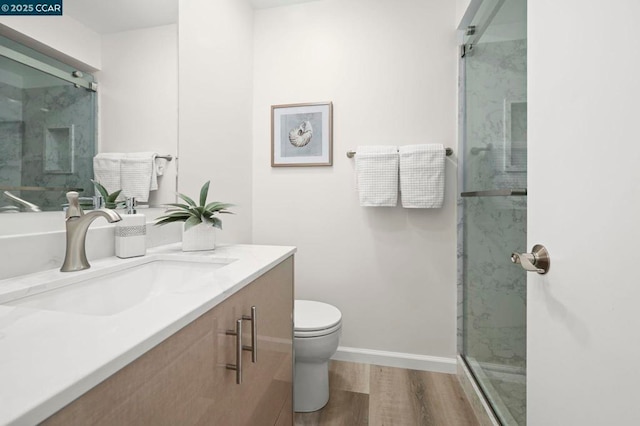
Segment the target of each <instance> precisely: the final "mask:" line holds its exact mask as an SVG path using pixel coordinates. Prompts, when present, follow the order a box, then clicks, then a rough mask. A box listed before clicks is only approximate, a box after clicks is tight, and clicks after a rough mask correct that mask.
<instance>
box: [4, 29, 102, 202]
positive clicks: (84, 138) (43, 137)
mask: <svg viewBox="0 0 640 426" xmlns="http://www.w3.org/2000/svg"><path fill="white" fill-rule="evenodd" d="M95 90H96V84H95V83H94V81H93V77H92V76H91V75H90V74H87V73H82V72H79V71H76V70H75V69H74V68H72V67H70V66H68V65H66V64H63V63H61V62H58V61H56V60H55V59H53V58H50V57H47V56H45V55H43V54H41V53H39V52H37V51H35V50H32V49H29V48H27V47H26V46H23V45H21V44H19V43H16V42H14V41H12V40H10V39H7V38H4V37H0V213H11V212H18V211H39V210H62V205H63V203H65V202H66V198H65V193H66V192H67V191H69V190H76V191H78V192H80V194H81V196H83V197H92V196H93V184H92V183H91V181H90V179H92V178H93V163H92V161H93V156H94V155H95V146H96V126H95V121H96V93H95Z"/></svg>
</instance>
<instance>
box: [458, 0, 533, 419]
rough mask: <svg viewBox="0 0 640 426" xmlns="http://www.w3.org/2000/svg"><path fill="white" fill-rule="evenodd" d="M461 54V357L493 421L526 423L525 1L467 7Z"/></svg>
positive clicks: (491, 0) (493, 0)
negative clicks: (519, 262)
mask: <svg viewBox="0 0 640 426" xmlns="http://www.w3.org/2000/svg"><path fill="white" fill-rule="evenodd" d="M472 7H476V10H475V14H474V15H473V19H471V21H470V23H469V25H468V26H467V28H466V34H465V40H464V45H463V46H462V48H461V57H462V59H461V76H462V77H463V78H462V86H461V90H462V96H461V100H462V105H463V108H462V115H461V119H462V120H461V121H462V129H461V130H462V134H463V138H462V141H461V143H462V146H461V149H460V150H459V151H460V153H461V154H460V155H461V158H460V160H461V161H460V163H459V164H460V166H461V194H460V195H461V197H460V203H459V206H460V212H461V215H460V218H461V227H460V238H459V244H460V247H459V251H460V252H461V256H460V265H459V266H460V267H459V272H460V274H459V275H460V285H461V294H462V304H461V310H462V312H461V314H462V315H461V318H462V321H461V324H460V326H461V330H460V331H461V333H460V337H461V341H460V346H461V347H460V348H459V349H460V353H461V357H462V359H463V361H464V362H465V363H466V366H467V368H468V370H469V371H470V372H471V374H472V376H473V379H474V380H475V381H476V383H477V385H478V387H479V389H481V393H482V397H483V398H484V399H485V400H486V401H487V402H488V403H489V405H490V406H491V408H492V410H493V414H494V415H495V417H496V418H497V419H498V420H499V421H500V422H501V423H502V424H504V425H524V424H525V423H526V277H525V272H524V270H523V269H522V268H521V267H519V266H516V265H514V264H512V262H511V260H510V255H511V253H512V252H514V251H520V252H526V224H527V198H526V194H527V190H526V187H527V93H526V78H527V72H526V70H527V62H526V58H527V40H526V0H484V1H482V2H480V1H473V2H472Z"/></svg>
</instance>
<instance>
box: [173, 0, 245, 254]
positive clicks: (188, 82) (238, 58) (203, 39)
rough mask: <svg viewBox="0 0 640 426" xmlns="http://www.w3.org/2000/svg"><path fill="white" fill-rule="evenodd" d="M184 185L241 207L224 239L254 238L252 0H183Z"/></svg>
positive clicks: (181, 124) (226, 227) (181, 129)
mask: <svg viewBox="0 0 640 426" xmlns="http://www.w3.org/2000/svg"><path fill="white" fill-rule="evenodd" d="M178 28H179V88H180V94H179V108H180V114H179V116H180V118H179V140H180V146H179V156H180V163H179V170H180V172H179V173H180V178H179V186H178V187H179V190H180V192H182V193H185V194H187V195H190V196H194V197H197V194H198V191H199V190H200V187H201V186H202V184H203V183H204V182H206V181H207V180H211V187H210V190H209V196H210V199H211V200H218V201H224V202H229V203H233V204H236V207H234V208H233V209H232V210H233V211H234V212H235V213H236V214H235V215H227V216H225V217H224V218H223V227H224V231H221V232H218V236H217V239H218V241H220V242H234V243H248V242H251V226H252V225H251V214H252V212H251V204H252V200H251V174H252V162H251V149H252V146H251V119H252V109H251V102H252V66H253V10H252V9H251V7H250V6H249V4H248V2H247V1H246V0H219V1H215V2H213V1H210V0H180V11H179V24H178Z"/></svg>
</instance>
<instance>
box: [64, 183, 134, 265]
mask: <svg viewBox="0 0 640 426" xmlns="http://www.w3.org/2000/svg"><path fill="white" fill-rule="evenodd" d="M67 200H69V207H68V208H67V215H66V217H67V219H66V228H67V249H66V253H65V255H64V263H63V264H62V267H61V268H60V270H61V271H62V272H73V271H81V270H83V269H88V268H90V267H91V265H89V261H88V260H87V252H86V250H85V244H86V240H87V230H88V229H89V225H91V222H93V221H94V220H96V219H97V218H99V217H104V218H105V219H107V221H108V222H109V223H113V222H118V221H120V220H122V218H121V217H120V215H119V214H118V213H117V212H116V211H115V210H108V209H99V210H93V211H90V212H89V213H86V214H85V213H84V212H83V211H82V207H80V202H79V201H78V193H77V192H75V191H70V192H67Z"/></svg>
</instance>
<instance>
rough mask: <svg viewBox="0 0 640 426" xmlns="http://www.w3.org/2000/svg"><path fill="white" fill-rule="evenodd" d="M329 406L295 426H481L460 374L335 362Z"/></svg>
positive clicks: (300, 416)
mask: <svg viewBox="0 0 640 426" xmlns="http://www.w3.org/2000/svg"><path fill="white" fill-rule="evenodd" d="M329 386H330V398H329V403H328V404H327V405H326V406H325V407H324V408H323V409H322V410H319V411H315V412H313V413H296V415H295V425H296V426H367V425H371V426H476V425H479V423H478V422H477V420H476V418H475V415H474V414H473V410H472V409H471V406H470V405H469V403H468V402H467V400H466V398H465V396H464V392H463V390H462V388H461V387H460V384H459V383H458V379H457V377H456V376H455V375H452V374H444V373H432V372H428V371H416V370H405V369H402V368H392V367H381V366H378V365H368V364H355V363H350V362H341V361H331V364H330V367H329Z"/></svg>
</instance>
